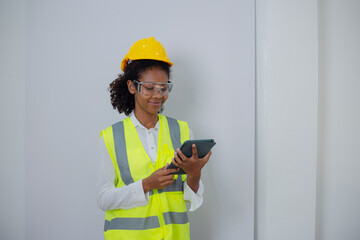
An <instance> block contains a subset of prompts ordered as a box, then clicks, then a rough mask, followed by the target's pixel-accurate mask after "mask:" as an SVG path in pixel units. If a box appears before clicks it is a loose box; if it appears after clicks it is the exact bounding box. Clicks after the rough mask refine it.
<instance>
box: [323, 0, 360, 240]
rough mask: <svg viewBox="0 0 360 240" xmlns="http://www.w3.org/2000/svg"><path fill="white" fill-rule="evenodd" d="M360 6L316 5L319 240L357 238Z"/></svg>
mask: <svg viewBox="0 0 360 240" xmlns="http://www.w3.org/2000/svg"><path fill="white" fill-rule="evenodd" d="M359 12H360V2H359V1H356V0H353V1H351V0H346V1H330V0H328V1H325V0H321V1H319V110H320V111H319V159H318V194H317V198H318V201H317V225H316V226H317V228H316V230H317V237H316V239H319V240H337V239H347V240H357V239H360V228H359V223H360V205H359V203H360V175H359V170H360V161H359V160H360V148H359V146H360V107H359V104H360V94H359V93H360V82H359V80H360V78H359V76H360V45H359V43H360V26H359V25H360V15H359Z"/></svg>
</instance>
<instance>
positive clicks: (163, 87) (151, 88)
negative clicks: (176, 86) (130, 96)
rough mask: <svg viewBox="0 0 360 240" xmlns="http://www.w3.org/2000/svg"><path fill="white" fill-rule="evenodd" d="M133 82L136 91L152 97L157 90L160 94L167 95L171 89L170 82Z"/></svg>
mask: <svg viewBox="0 0 360 240" xmlns="http://www.w3.org/2000/svg"><path fill="white" fill-rule="evenodd" d="M134 83H135V86H136V89H137V91H138V92H140V93H141V94H143V95H144V96H147V97H152V96H154V95H155V94H157V93H158V92H159V93H160V95H161V96H168V95H169V93H170V91H171V89H172V83H148V82H146V83H144V82H139V81H136V80H134Z"/></svg>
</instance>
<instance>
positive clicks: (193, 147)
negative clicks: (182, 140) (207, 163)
mask: <svg viewBox="0 0 360 240" xmlns="http://www.w3.org/2000/svg"><path fill="white" fill-rule="evenodd" d="M192 154H193V158H195V159H197V158H198V152H197V148H196V145H195V144H193V145H192Z"/></svg>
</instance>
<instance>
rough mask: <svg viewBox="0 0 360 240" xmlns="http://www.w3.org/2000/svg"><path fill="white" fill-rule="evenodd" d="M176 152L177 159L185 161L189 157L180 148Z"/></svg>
mask: <svg viewBox="0 0 360 240" xmlns="http://www.w3.org/2000/svg"><path fill="white" fill-rule="evenodd" d="M176 152H177V156H176V157H177V158H176V161H178V159H179V160H180V161H182V162H184V161H186V160H187V159H188V158H187V157H186V156H185V155H184V154H183V152H182V151H181V150H180V149H179V148H178V149H176ZM178 163H179V162H178Z"/></svg>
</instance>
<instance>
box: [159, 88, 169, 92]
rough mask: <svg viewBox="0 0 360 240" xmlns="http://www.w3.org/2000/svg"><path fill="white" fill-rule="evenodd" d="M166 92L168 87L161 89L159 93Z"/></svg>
mask: <svg viewBox="0 0 360 240" xmlns="http://www.w3.org/2000/svg"><path fill="white" fill-rule="evenodd" d="M168 90H169V88H168V87H163V88H161V91H162V92H167V91H168Z"/></svg>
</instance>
